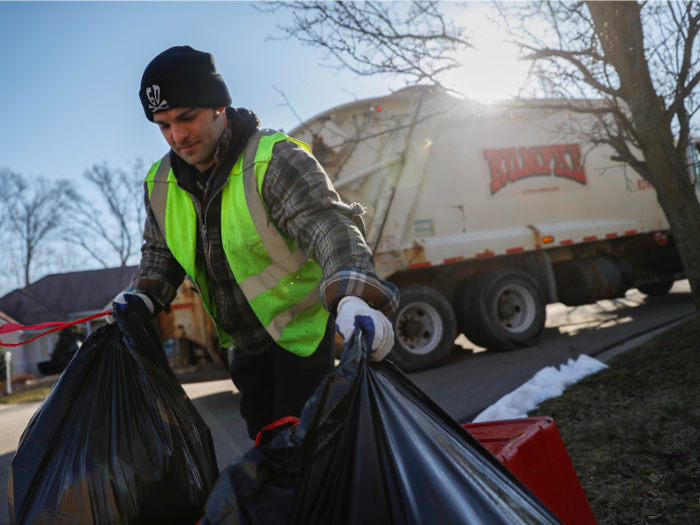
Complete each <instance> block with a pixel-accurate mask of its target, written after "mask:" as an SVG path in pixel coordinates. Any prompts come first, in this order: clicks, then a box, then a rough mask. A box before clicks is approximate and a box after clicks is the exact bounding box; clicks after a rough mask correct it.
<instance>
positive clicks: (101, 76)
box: [0, 0, 527, 294]
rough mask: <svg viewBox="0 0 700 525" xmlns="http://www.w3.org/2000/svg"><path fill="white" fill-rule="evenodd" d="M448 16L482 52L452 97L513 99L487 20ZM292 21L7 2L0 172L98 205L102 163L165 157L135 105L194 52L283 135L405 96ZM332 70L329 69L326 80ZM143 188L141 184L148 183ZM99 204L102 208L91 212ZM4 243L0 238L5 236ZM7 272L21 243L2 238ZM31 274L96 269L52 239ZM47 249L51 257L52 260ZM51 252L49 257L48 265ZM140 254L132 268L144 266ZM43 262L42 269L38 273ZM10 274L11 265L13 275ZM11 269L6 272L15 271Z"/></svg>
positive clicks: (459, 7) (1, 276)
mask: <svg viewBox="0 0 700 525" xmlns="http://www.w3.org/2000/svg"><path fill="white" fill-rule="evenodd" d="M443 10H444V12H446V13H447V14H448V16H449V17H450V18H451V19H454V20H456V21H457V22H458V23H460V24H463V25H466V26H467V27H468V28H469V29H470V36H471V38H472V40H473V42H474V44H475V45H476V46H477V49H476V50H469V51H465V52H464V53H462V54H460V55H459V56H458V59H459V60H460V61H461V62H462V63H464V65H465V67H464V68H462V69H460V70H457V71H454V72H453V73H451V74H450V76H449V77H448V78H446V79H445V82H446V84H448V85H450V86H452V87H454V88H456V89H458V90H460V91H462V92H463V93H465V94H466V95H467V96H470V97H472V98H477V99H494V98H504V97H507V96H508V95H510V94H515V93H516V92H517V90H518V88H519V86H520V85H521V84H522V81H523V79H524V74H525V70H526V68H527V65H526V64H523V63H518V62H516V60H515V58H516V54H517V50H516V49H515V48H514V47H513V46H509V45H506V44H504V43H503V42H502V40H504V34H503V31H502V30H500V29H499V27H498V26H495V25H494V24H492V23H490V22H489V21H488V20H487V16H488V13H490V12H491V11H492V5H491V4H488V3H478V2H474V3H469V4H467V6H466V7H465V5H464V4H462V3H460V4H457V3H451V2H450V3H446V4H445V5H444V6H443ZM289 16H290V13H289V12H288V11H278V12H277V13H273V14H270V13H261V12H259V11H257V10H256V9H255V8H254V7H253V4H252V3H249V2H4V1H2V0H0V169H3V168H9V169H10V170H12V171H14V172H16V173H19V174H21V175H24V176H25V177H28V178H33V177H37V176H42V177H45V178H48V179H52V180H57V179H67V180H69V181H71V182H73V184H74V185H75V187H76V188H77V189H78V191H79V192H80V193H82V194H83V195H85V196H87V197H90V198H98V196H97V193H96V190H95V189H94V187H92V186H91V185H89V184H88V183H86V182H85V180H84V178H83V173H84V172H85V170H86V169H88V168H89V167H90V166H92V165H93V164H100V163H102V162H105V161H106V162H108V163H109V165H110V166H112V167H116V168H124V169H130V167H131V165H132V162H133V161H134V160H135V159H136V158H137V157H140V158H142V159H143V160H144V161H145V162H146V163H150V162H153V161H155V160H157V159H158V158H160V157H161V156H162V155H163V154H164V153H166V151H167V145H166V144H165V141H164V140H163V138H162V136H161V134H160V132H159V131H158V129H157V127H156V126H155V125H154V124H151V123H150V122H148V121H147V120H146V118H145V116H144V114H143V110H142V109H141V105H140V102H139V99H138V89H139V86H140V81H141V75H142V74H143V70H144V68H145V67H146V65H147V64H148V63H149V62H150V61H151V60H152V59H153V58H154V57H155V56H156V55H157V54H159V53H160V52H162V51H164V50H165V49H167V48H169V47H172V46H176V45H184V44H188V45H191V46H192V47H194V48H196V49H200V50H204V51H208V52H211V53H212V54H214V56H215V58H216V63H217V67H218V69H219V71H220V72H221V74H222V75H223V77H224V80H225V81H226V83H227V85H228V88H229V91H230V92H231V96H232V98H233V105H234V106H237V107H247V108H249V109H252V110H253V111H255V112H256V113H257V114H258V115H259V116H260V118H261V120H262V123H263V125H264V126H265V127H270V128H276V129H281V130H287V131H289V130H290V129H292V128H293V127H295V126H296V125H297V124H298V120H297V118H296V117H295V116H294V114H293V113H292V112H291V111H290V109H289V108H288V107H285V106H284V105H283V103H284V100H283V98H282V96H281V95H280V93H278V92H277V91H276V90H275V88H274V87H273V86H275V87H277V88H278V89H280V90H282V91H284V92H285V94H286V95H287V97H288V99H289V100H290V102H291V103H292V104H293V106H294V108H295V109H296V111H297V112H298V114H299V115H300V116H301V117H302V118H303V119H308V118H311V117H313V116H314V115H316V114H318V113H321V112H323V111H325V110H327V109H329V108H331V107H333V106H336V105H339V104H344V103H347V102H349V101H351V100H353V97H354V96H356V97H357V98H369V97H374V96H378V95H385V94H389V93H390V92H391V91H392V90H397V89H400V88H402V87H403V86H404V85H405V83H404V81H403V80H401V79H397V78H392V77H386V76H385V77H359V76H357V75H355V74H353V73H351V72H348V71H338V70H336V69H333V68H329V67H328V66H329V65H330V64H332V62H331V63H329V62H328V61H326V60H324V52H323V51H322V50H319V49H315V48H312V47H309V46H303V45H301V44H300V43H299V42H298V41H296V40H294V39H287V40H280V39H271V38H270V37H275V36H276V37H280V36H281V31H279V29H278V28H277V26H278V25H280V24H284V23H285V20H286V18H288V17H289ZM324 66H325V67H324ZM144 176H145V174H144ZM97 202H99V200H98V201H97ZM2 233H3V232H2V231H0V235H1V234H2ZM0 242H2V243H3V245H4V247H5V254H4V255H5V258H6V259H8V257H9V258H10V259H11V260H12V261H14V260H15V258H16V254H15V255H13V256H10V252H9V251H8V250H14V251H17V250H18V246H15V244H16V242H14V241H13V242H11V243H10V244H8V241H7V239H5V238H4V237H3V240H2V241H0ZM48 245H49V246H45V247H44V248H45V249H44V250H43V252H42V253H43V256H42V257H43V259H42V260H43V261H44V262H42V263H41V264H39V263H38V262H37V266H36V267H35V269H34V270H33V271H32V275H33V278H34V279H36V278H38V277H40V276H41V275H43V274H45V273H54V272H58V271H69V270H77V269H86V268H94V267H98V265H97V263H96V262H95V261H94V260H92V259H90V258H89V257H88V256H87V255H86V254H85V253H83V252H82V251H81V249H80V248H76V247H75V246H72V245H69V244H67V243H65V242H62V241H61V240H60V235H58V234H57V233H55V234H54V235H53V237H52V240H50V242H49V243H48ZM49 248H50V249H49ZM47 250H48V251H47ZM138 260H139V256H138V254H134V255H133V256H132V258H131V259H130V260H129V263H130V264H135V263H138ZM37 261H38V259H37ZM15 262H16V261H15ZM11 266H12V267H13V268H14V266H16V265H14V266H13V265H11V264H10V265H8V264H5V265H3V266H2V267H1V268H0V294H1V293H3V292H4V291H7V290H9V289H11V288H13V287H15V286H17V285H18V284H19V280H18V278H17V271H16V269H12V268H10V267H11ZM8 268H10V269H9V270H8Z"/></svg>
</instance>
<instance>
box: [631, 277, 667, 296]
mask: <svg viewBox="0 0 700 525" xmlns="http://www.w3.org/2000/svg"><path fill="white" fill-rule="evenodd" d="M672 286H673V279H670V280H668V281H657V282H655V283H647V284H640V285H639V286H637V290H639V291H640V292H642V293H643V294H647V295H649V296H651V297H659V296H660V295H666V294H667V293H668V292H669V290H670V289H671V287H672Z"/></svg>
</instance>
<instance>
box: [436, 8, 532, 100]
mask: <svg viewBox="0 0 700 525" xmlns="http://www.w3.org/2000/svg"><path fill="white" fill-rule="evenodd" d="M470 7H472V8H471V9H468V11H467V12H466V13H464V15H462V16H461V17H460V19H459V20H458V23H460V24H463V25H465V26H466V27H467V28H468V29H469V31H470V34H471V40H472V42H473V45H474V48H473V49H468V50H465V51H462V52H461V54H460V55H459V56H458V61H459V62H460V63H461V64H463V66H462V67H460V68H459V69H455V70H453V71H450V72H449V73H448V74H447V75H446V76H445V85H446V86H447V87H450V88H452V89H454V90H455V91H458V92H460V93H462V94H464V95H465V96H467V97H469V98H472V99H475V100H480V101H483V102H491V101H495V100H503V99H510V98H511V97H513V96H517V95H518V93H519V91H520V89H521V88H522V86H523V83H524V82H525V78H526V76H527V72H528V68H529V66H530V64H529V63H528V62H523V61H519V60H518V48H517V47H516V46H515V45H514V44H512V43H508V42H507V35H506V33H505V31H504V30H503V29H502V28H501V27H500V26H499V25H498V24H496V23H494V22H492V21H490V20H489V19H488V17H487V9H488V6H476V5H474V4H472V5H471V6H470Z"/></svg>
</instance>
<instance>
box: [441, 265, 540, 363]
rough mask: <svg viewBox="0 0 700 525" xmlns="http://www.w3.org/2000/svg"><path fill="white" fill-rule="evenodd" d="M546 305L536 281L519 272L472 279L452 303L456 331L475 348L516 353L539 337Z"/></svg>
mask: <svg viewBox="0 0 700 525" xmlns="http://www.w3.org/2000/svg"><path fill="white" fill-rule="evenodd" d="M545 307H546V301H545V298H544V293H543V292H542V290H541V289H540V287H539V285H538V284H537V281H536V280H535V279H534V278H533V277H532V276H531V275H530V274H529V273H527V272H525V271H523V270H518V269H506V270H498V271H495V272H489V273H486V274H481V275H477V276H475V277H473V278H472V279H471V280H470V281H469V282H468V283H467V285H466V286H464V287H463V288H462V290H461V292H460V293H458V294H457V295H456V297H455V300H454V309H455V314H456V315H457V320H458V322H459V328H460V330H461V331H462V332H463V333H464V335H465V336H467V338H468V339H469V340H470V341H471V342H472V343H474V344H475V345H478V346H483V347H485V348H498V349H502V350H515V349H517V348H523V347H525V346H529V345H531V344H532V343H534V341H535V339H537V338H538V337H539V335H540V333H542V329H543V328H544V322H545V318H546V311H545Z"/></svg>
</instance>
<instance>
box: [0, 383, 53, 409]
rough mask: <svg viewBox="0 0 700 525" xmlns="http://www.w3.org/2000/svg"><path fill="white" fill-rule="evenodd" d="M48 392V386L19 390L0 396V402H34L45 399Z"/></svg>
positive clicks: (8, 403)
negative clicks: (15, 392) (16, 392)
mask: <svg viewBox="0 0 700 525" xmlns="http://www.w3.org/2000/svg"><path fill="white" fill-rule="evenodd" d="M49 392H51V387H50V386H46V387H42V388H35V389H32V390H27V391H25V392H20V393H19V394H12V395H9V396H3V397H0V404H2V405H16V404H19V403H34V402H36V401H43V400H44V399H46V396H48V395H49Z"/></svg>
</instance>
